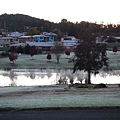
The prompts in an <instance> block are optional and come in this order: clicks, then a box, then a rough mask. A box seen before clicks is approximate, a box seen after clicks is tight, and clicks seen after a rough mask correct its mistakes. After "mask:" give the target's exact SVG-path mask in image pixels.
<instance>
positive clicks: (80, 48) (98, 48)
mask: <svg viewBox="0 0 120 120" xmlns="http://www.w3.org/2000/svg"><path fill="white" fill-rule="evenodd" d="M75 58H76V59H74V69H73V73H74V72H75V71H76V70H85V71H87V73H88V81H87V83H88V84H91V79H90V77H91V72H93V71H94V72H96V71H98V70H99V69H101V68H102V67H103V66H104V65H105V66H108V58H107V54H106V45H105V44H97V43H96V41H95V39H94V37H93V36H92V35H90V34H88V35H87V34H86V35H85V36H83V40H82V41H79V43H78V45H77V48H76V49H75Z"/></svg>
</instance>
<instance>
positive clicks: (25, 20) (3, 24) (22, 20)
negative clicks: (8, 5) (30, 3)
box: [0, 14, 56, 32]
mask: <svg viewBox="0 0 120 120" xmlns="http://www.w3.org/2000/svg"><path fill="white" fill-rule="evenodd" d="M43 26H44V27H43ZM53 26H56V24H55V23H52V22H49V21H47V20H44V19H38V18H34V17H31V16H28V15H23V14H15V15H14V14H2V15H0V29H3V28H5V29H8V31H11V32H12V31H19V32H23V31H26V30H27V29H28V28H30V27H37V28H38V29H39V30H40V31H41V29H42V27H43V29H44V31H51V29H53Z"/></svg>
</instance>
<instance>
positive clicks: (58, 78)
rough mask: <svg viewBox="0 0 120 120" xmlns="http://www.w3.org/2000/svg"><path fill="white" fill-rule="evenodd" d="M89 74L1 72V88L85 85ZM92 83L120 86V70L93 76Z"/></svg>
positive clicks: (13, 70)
mask: <svg viewBox="0 0 120 120" xmlns="http://www.w3.org/2000/svg"><path fill="white" fill-rule="evenodd" d="M86 78H87V73H86V72H84V71H78V72H76V73H75V74H73V73H72V70H71V69H11V70H0V86H33V85H51V84H58V83H59V84H69V83H70V80H73V82H74V83H77V82H79V83H84V82H85V79H86ZM91 81H92V83H94V84H98V83H105V84H119V83H120V70H114V71H100V72H99V74H96V75H94V74H92V75H91Z"/></svg>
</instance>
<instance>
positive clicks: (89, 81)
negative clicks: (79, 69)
mask: <svg viewBox="0 0 120 120" xmlns="http://www.w3.org/2000/svg"><path fill="white" fill-rule="evenodd" d="M90 78H91V70H88V84H91V79H90Z"/></svg>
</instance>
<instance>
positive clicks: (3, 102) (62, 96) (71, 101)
mask: <svg viewBox="0 0 120 120" xmlns="http://www.w3.org/2000/svg"><path fill="white" fill-rule="evenodd" d="M107 55H108V58H109V68H110V69H120V68H119V67H120V51H118V52H117V53H116V54H114V53H113V52H112V51H107ZM46 56H47V55H46V54H39V55H34V57H33V58H34V60H32V58H31V56H30V55H24V54H22V55H19V57H18V60H17V61H15V65H12V63H11V62H10V61H9V59H8V58H0V67H1V69H28V68H29V69H31V68H32V69H40V68H62V69H63V68H73V63H68V60H69V59H68V58H67V56H66V55H65V54H63V55H62V56H61V59H60V63H59V64H57V61H56V58H55V56H54V55H52V60H51V61H50V62H49V61H48V60H47V59H46ZM72 57H73V53H72V54H71V55H70V56H69V58H72ZM56 107H57V108H58V107H59V108H61V107H62V108H63V107H65V108H66V107H70V108H71V107H120V87H118V85H111V86H108V87H107V88H99V89H93V88H74V87H72V88H68V85H54V86H28V87H27V86H25V87H24V86H19V87H0V110H2V109H6V108H13V109H34V108H56Z"/></svg>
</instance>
